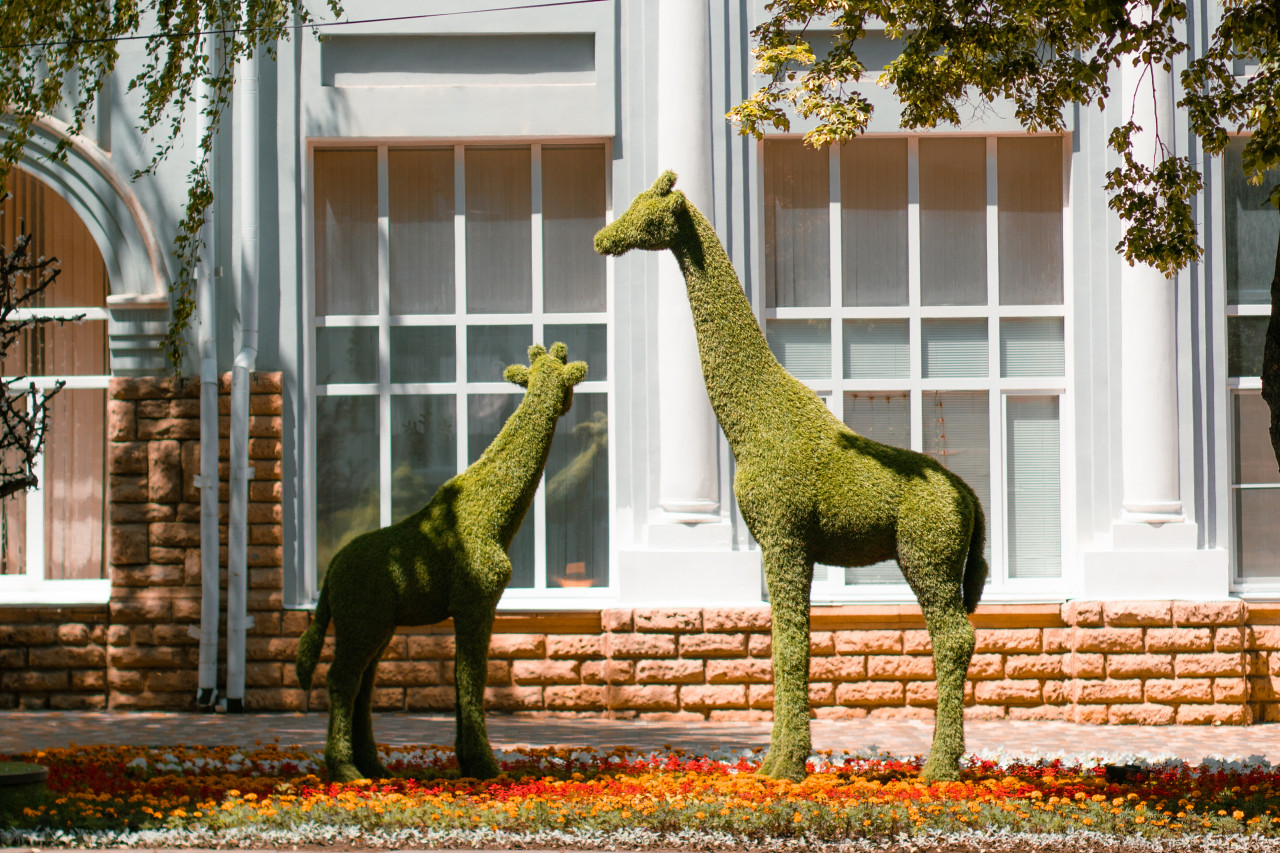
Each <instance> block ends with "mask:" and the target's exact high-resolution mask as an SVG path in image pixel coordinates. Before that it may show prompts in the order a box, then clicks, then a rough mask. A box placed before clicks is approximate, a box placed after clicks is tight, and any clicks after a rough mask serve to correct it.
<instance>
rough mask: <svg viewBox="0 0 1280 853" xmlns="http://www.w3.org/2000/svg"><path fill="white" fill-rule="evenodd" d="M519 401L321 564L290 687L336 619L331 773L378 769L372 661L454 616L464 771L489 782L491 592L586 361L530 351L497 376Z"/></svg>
mask: <svg viewBox="0 0 1280 853" xmlns="http://www.w3.org/2000/svg"><path fill="white" fill-rule="evenodd" d="M503 375H504V376H505V377H506V378H507V379H508V380H510V381H511V382H514V383H515V384H517V385H520V386H521V387H523V388H526V389H527V390H526V392H525V395H524V399H522V400H521V401H520V405H519V406H518V407H517V408H516V410H515V412H513V413H512V414H511V417H510V418H508V419H507V422H506V424H505V425H504V426H503V427H502V429H501V430H500V431H499V432H498V435H497V436H496V437H495V438H494V439H493V442H492V443H491V444H490V445H489V447H488V448H487V449H486V450H485V451H484V453H482V454H481V455H480V458H479V459H477V460H476V461H475V462H474V463H472V464H471V465H470V466H469V467H468V468H467V470H465V471H463V472H462V473H461V474H458V475H457V476H455V477H453V478H452V479H450V480H449V481H448V482H446V483H445V484H444V485H443V486H441V487H440V488H439V489H438V490H437V491H436V493H435V495H434V496H433V497H432V498H431V500H430V501H429V502H428V503H427V504H426V506H424V507H422V508H421V509H419V510H418V511H417V512H415V513H413V514H412V515H410V516H409V517H407V518H405V519H404V520H402V521H399V522H397V523H396V524H393V525H391V526H390V527H384V528H382V529H380V530H375V531H372V532H370V533H365V534H363V535H362V536H357V537H356V538H355V539H353V540H351V542H349V543H348V544H347V545H345V546H344V547H343V548H342V549H341V550H340V551H338V553H337V554H335V555H334V557H333V560H332V561H330V563H329V570H328V571H327V572H326V573H325V578H324V585H323V586H322V587H321V590H320V598H319V602H318V603H317V606H316V615H315V620H314V621H313V622H312V624H311V627H309V628H308V629H307V630H306V632H305V633H303V635H302V638H301V640H300V641H299V644H298V657H297V671H298V683H299V684H301V686H302V688H303V689H304V690H308V691H309V690H310V689H311V679H312V675H313V674H314V672H315V668H316V664H317V662H318V661H319V659H320V650H321V647H322V646H323V644H324V634H325V630H326V629H327V628H328V625H329V621H330V620H331V619H332V621H333V623H334V634H335V645H334V654H333V663H332V664H331V665H330V667H329V671H328V674H327V677H326V678H327V686H328V690H329V732H328V738H327V740H326V743H325V751H324V756H325V764H326V766H327V767H328V770H329V778H330V779H331V780H332V781H335V782H349V781H352V780H354V779H360V778H376V777H379V776H386V775H387V770H386V768H385V767H383V765H382V761H381V760H380V759H379V757H378V748H377V744H376V742H375V740H374V737H373V718H372V699H373V687H374V674H375V671H376V669H377V666H378V660H379V658H381V657H382V653H383V651H385V650H386V647H387V644H388V643H390V641H391V637H392V635H393V634H394V633H395V629H396V628H397V627H398V626H401V625H430V624H433V623H436V622H441V621H444V620H445V619H447V618H449V617H453V621H454V631H455V637H456V643H455V647H456V648H455V665H454V684H455V696H456V716H457V737H456V740H455V742H454V749H455V752H456V753H457V756H458V767H459V768H460V770H461V772H462V774H463V775H464V776H471V777H474V778H479V779H488V778H492V777H494V776H497V775H498V763H497V761H496V760H495V759H494V756H493V749H492V748H491V747H490V746H489V737H488V733H487V731H486V728H485V722H484V687H485V682H486V680H487V676H488V661H489V639H490V635H491V634H492V631H493V619H494V611H495V609H496V608H497V605H498V599H499V598H501V596H502V591H503V590H504V589H505V588H506V586H507V582H508V581H509V580H510V579H511V561H510V559H509V558H508V557H507V551H508V549H510V547H511V540H512V539H514V538H515V535H516V531H518V530H519V529H520V524H521V522H522V521H523V520H524V517H525V513H526V512H527V511H528V509H529V505H530V504H531V503H532V502H533V495H534V492H535V491H536V490H537V488H538V480H539V479H540V478H541V477H542V470H543V468H544V467H545V466H546V463H547V454H548V452H549V451H550V449H551V441H552V438H553V437H554V436H555V430H556V423H557V421H559V419H560V417H561V416H562V415H564V414H566V413H568V411H569V407H570V406H571V405H572V403H573V388H574V386H575V385H577V384H578V383H579V382H581V381H582V380H583V379H584V378H586V375H587V365H586V362H582V361H572V362H571V361H568V350H567V348H566V347H565V345H564V344H562V343H555V344H552V345H551V348H550V350H547V349H544V348H543V347H542V346H540V345H538V344H534V345H533V346H531V347H529V364H528V365H523V364H513V365H511V366H510V367H508V368H507V369H506V370H505V371H504V374H503Z"/></svg>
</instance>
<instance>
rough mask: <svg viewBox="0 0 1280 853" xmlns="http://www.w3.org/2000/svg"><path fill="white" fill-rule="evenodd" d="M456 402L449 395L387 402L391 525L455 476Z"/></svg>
mask: <svg viewBox="0 0 1280 853" xmlns="http://www.w3.org/2000/svg"><path fill="white" fill-rule="evenodd" d="M457 409H458V403H457V398H456V397H454V396H453V395H448V396H444V395H422V396H408V395H404V396H399V395H397V396H393V397H392V398H391V521H392V522H393V523H394V522H397V521H400V520H401V519H403V518H404V517H405V516H407V515H411V514H412V513H414V512H417V511H418V510H419V509H421V508H422V507H423V506H425V505H426V503H427V501H429V500H431V496H432V495H434V494H435V493H436V489H439V488H440V487H441V486H442V485H444V483H445V481H446V480H448V479H449V478H450V477H452V476H453V475H454V474H456V473H457V468H458V427H457V424H458V412H457Z"/></svg>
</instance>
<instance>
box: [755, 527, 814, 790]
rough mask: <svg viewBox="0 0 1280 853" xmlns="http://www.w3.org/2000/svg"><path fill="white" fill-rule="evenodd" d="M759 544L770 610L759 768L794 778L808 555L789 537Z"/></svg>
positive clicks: (799, 751) (803, 722)
mask: <svg viewBox="0 0 1280 853" xmlns="http://www.w3.org/2000/svg"><path fill="white" fill-rule="evenodd" d="M763 548H764V567H765V581H766V582H767V583H768V585H769V605H770V608H771V609H772V611H773V627H772V634H773V734H772V736H771V738H770V741H769V753H768V754H767V755H766V756H765V759H764V762H763V763H762V764H761V765H760V772H761V773H762V774H764V775H765V776H770V777H772V778H775V779H792V780H796V781H799V780H801V779H803V778H804V777H805V776H806V775H807V772H808V771H807V770H806V769H805V761H806V759H808V757H809V755H810V753H811V752H812V751H813V750H812V743H811V741H810V737H809V587H810V585H811V584H812V582H813V561H812V560H809V559H807V558H806V557H805V556H804V551H803V549H802V548H801V547H800V546H798V545H797V544H795V543H788V544H787V545H786V546H782V545H778V544H770V545H768V546H763Z"/></svg>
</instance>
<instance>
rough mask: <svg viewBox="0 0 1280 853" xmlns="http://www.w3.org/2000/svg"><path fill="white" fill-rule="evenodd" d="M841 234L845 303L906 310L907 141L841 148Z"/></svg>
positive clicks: (869, 142) (879, 141)
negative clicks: (894, 306)
mask: <svg viewBox="0 0 1280 853" xmlns="http://www.w3.org/2000/svg"><path fill="white" fill-rule="evenodd" d="M859 44H861V42H859ZM840 234H841V238H840V239H841V263H842V265H843V267H844V269H843V271H842V274H843V279H844V304H845V305H857V306H866V305H906V304H907V141H906V140H905V139H857V140H854V141H853V142H847V143H845V144H844V145H843V146H841V149H840Z"/></svg>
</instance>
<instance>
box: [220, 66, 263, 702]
mask: <svg viewBox="0 0 1280 853" xmlns="http://www.w3.org/2000/svg"><path fill="white" fill-rule="evenodd" d="M236 76H237V77H238V78H239V79H238V84H237V86H236V89H237V93H236V94H237V97H236V103H237V104H238V105H239V107H240V109H239V110H238V113H237V115H236V119H237V121H236V125H237V131H238V133H237V136H238V141H239V146H238V147H239V150H238V151H237V152H236V158H235V159H236V178H237V179H236V194H237V196H239V205H238V208H239V209H238V211H237V217H238V219H239V220H240V221H239V228H238V231H237V235H238V237H239V241H238V242H239V244H240V251H239V263H240V269H239V272H240V276H239V278H240V351H239V352H238V353H236V358H235V363H234V365H233V367H232V371H231V458H230V462H231V483H230V486H231V489H230V508H229V519H228V521H229V523H228V527H227V711H229V712H239V711H243V710H244V671H245V633H246V632H247V631H248V629H249V625H250V619H249V615H248V593H249V577H248V575H249V568H248V562H249V480H250V478H251V476H252V469H251V468H250V466H249V375H250V374H251V373H252V372H253V369H254V364H255V362H256V361H257V357H258V193H259V190H260V187H259V183H258V136H259V130H258V62H257V59H256V58H255V59H246V60H242V61H241V62H240V67H239V69H238V73H237V75H236Z"/></svg>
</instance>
